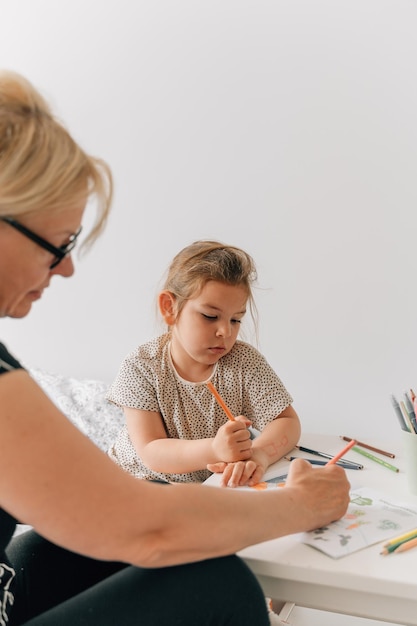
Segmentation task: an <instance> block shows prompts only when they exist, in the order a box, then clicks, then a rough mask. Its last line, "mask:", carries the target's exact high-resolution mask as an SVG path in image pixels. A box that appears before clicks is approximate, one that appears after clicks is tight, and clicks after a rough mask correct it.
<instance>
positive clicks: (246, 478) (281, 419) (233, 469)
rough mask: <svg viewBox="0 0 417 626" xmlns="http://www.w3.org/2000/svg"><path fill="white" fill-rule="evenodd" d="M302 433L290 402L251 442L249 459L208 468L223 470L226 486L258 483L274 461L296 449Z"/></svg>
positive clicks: (215, 470)
mask: <svg viewBox="0 0 417 626" xmlns="http://www.w3.org/2000/svg"><path fill="white" fill-rule="evenodd" d="M300 434H301V426H300V420H299V418H298V415H297V413H296V412H295V410H294V408H293V407H292V406H291V405H289V406H288V407H287V408H286V409H284V410H283V411H282V412H281V413H280V414H279V415H278V416H277V417H276V418H275V419H274V420H273V421H272V422H270V423H269V424H268V425H267V426H266V427H265V428H264V429H263V431H262V432H261V434H260V435H258V436H257V437H256V439H254V440H253V441H252V456H251V458H250V459H249V460H248V461H239V462H237V463H229V464H227V465H226V464H210V465H209V466H208V469H209V470H211V471H214V472H222V473H223V476H222V483H221V484H222V485H223V486H229V487H238V486H242V485H249V486H252V485H256V484H257V483H258V482H260V480H261V479H262V476H263V475H264V473H265V471H266V470H267V468H268V467H269V466H270V465H272V463H275V462H276V461H279V459H281V458H282V457H283V456H284V455H285V454H287V453H288V452H289V451H290V450H292V449H293V448H294V446H295V445H296V444H297V443H298V440H299V438H300Z"/></svg>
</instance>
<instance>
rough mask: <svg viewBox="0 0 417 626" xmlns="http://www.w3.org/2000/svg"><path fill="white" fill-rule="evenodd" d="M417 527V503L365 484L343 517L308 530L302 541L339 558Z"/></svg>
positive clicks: (352, 493) (353, 495)
mask: <svg viewBox="0 0 417 626" xmlns="http://www.w3.org/2000/svg"><path fill="white" fill-rule="evenodd" d="M413 528H417V507H414V508H413V507H411V506H410V505H409V504H408V503H400V502H395V501H393V500H392V498H390V497H387V496H385V495H384V494H383V493H380V492H378V491H375V490H373V489H368V488H366V487H362V488H360V489H356V490H352V491H351V493H350V504H349V506H348V510H347V512H346V515H344V516H343V517H342V519H340V520H338V521H337V522H332V523H331V524H329V525H328V526H326V527H323V528H319V529H317V530H313V531H311V532H307V533H304V534H303V536H302V542H303V543H305V544H307V545H309V546H312V547H313V548H316V549H317V550H320V551H321V552H324V553H325V554H327V555H328V556H331V557H332V558H334V559H339V558H340V557H342V556H346V555H348V554H351V553H352V552H356V551H357V550H362V549H363V548H366V547H367V546H371V545H373V544H375V543H379V542H380V541H384V540H385V541H388V540H389V539H392V538H394V537H397V536H399V535H401V534H403V533H404V532H407V531H409V530H412V529H413Z"/></svg>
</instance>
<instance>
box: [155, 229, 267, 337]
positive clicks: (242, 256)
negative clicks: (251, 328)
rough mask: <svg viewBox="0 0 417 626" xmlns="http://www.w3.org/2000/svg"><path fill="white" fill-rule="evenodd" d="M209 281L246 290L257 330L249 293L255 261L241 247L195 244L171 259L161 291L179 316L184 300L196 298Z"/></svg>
mask: <svg viewBox="0 0 417 626" xmlns="http://www.w3.org/2000/svg"><path fill="white" fill-rule="evenodd" d="M210 280H215V281H218V282H220V283H224V284H227V285H233V286H239V287H243V288H244V289H245V290H246V292H247V295H248V302H249V310H250V313H251V316H252V320H253V322H254V325H255V330H257V317H258V314H257V309H256V304H255V300H254V297H253V293H252V284H253V283H255V281H256V280H257V272H256V266H255V262H254V260H253V259H252V257H251V256H250V255H249V254H248V253H247V252H245V251H244V250H242V249H241V248H237V247H236V246H229V245H226V244H224V243H221V242H219V241H209V240H200V241H195V242H194V243H192V244H191V245H189V246H187V247H186V248H184V249H183V250H181V251H180V252H179V253H178V254H177V255H176V256H175V257H174V259H173V260H172V262H171V264H170V266H169V268H168V271H167V275H166V278H165V282H164V286H163V290H166V291H169V292H170V293H172V294H173V296H174V297H175V311H176V314H177V315H179V313H180V312H181V310H182V308H183V306H184V304H185V303H186V301H187V300H189V299H190V298H193V297H195V296H198V294H199V293H200V292H201V290H202V289H203V287H204V286H205V285H206V284H207V283H208V282H209V281H210Z"/></svg>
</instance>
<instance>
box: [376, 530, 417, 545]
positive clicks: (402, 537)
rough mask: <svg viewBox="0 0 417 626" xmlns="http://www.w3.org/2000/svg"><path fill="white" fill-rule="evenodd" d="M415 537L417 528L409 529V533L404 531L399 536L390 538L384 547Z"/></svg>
mask: <svg viewBox="0 0 417 626" xmlns="http://www.w3.org/2000/svg"><path fill="white" fill-rule="evenodd" d="M414 537H417V528H414V530H409V531H408V533H404V534H403V535H400V536H399V537H394V538H393V539H390V540H389V541H387V542H386V543H384V547H385V548H387V547H388V546H392V545H394V544H395V543H401V542H402V541H406V540H407V539H414Z"/></svg>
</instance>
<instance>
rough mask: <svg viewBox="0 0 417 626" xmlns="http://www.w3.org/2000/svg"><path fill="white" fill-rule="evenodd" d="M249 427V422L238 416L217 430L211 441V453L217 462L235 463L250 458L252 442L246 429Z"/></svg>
mask: <svg viewBox="0 0 417 626" xmlns="http://www.w3.org/2000/svg"><path fill="white" fill-rule="evenodd" d="M250 425H251V422H250V420H248V419H247V418H246V417H244V416H243V415H239V416H238V417H236V419H234V420H233V421H230V420H229V421H228V422H226V424H223V426H221V427H220V428H219V430H218V431H217V433H216V436H215V437H214V439H213V441H212V447H213V452H214V455H215V457H216V458H217V459H218V460H219V462H223V463H236V462H237V461H246V460H248V459H250V458H251V457H252V441H251V438H250V432H249V431H248V428H247V427H248V426H250ZM215 465H217V464H215Z"/></svg>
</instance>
